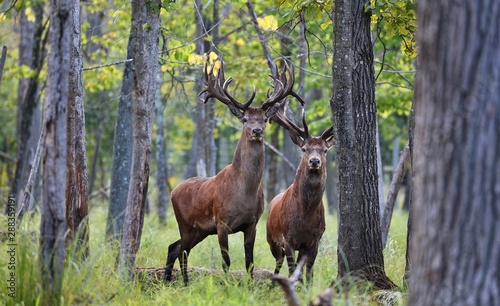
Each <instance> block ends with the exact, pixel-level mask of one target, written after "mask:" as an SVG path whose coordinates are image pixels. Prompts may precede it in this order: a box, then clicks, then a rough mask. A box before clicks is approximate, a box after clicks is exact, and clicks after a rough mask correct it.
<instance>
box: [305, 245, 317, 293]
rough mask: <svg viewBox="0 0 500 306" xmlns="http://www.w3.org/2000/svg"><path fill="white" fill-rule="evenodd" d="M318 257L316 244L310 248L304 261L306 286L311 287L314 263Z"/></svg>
mask: <svg viewBox="0 0 500 306" xmlns="http://www.w3.org/2000/svg"><path fill="white" fill-rule="evenodd" d="M317 255H318V244H317V243H316V244H315V245H313V246H311V249H310V250H309V252H308V253H307V259H306V279H307V283H308V285H312V282H313V274H314V262H315V261H316V256H317Z"/></svg>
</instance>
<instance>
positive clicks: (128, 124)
mask: <svg viewBox="0 0 500 306" xmlns="http://www.w3.org/2000/svg"><path fill="white" fill-rule="evenodd" d="M132 57H133V50H132V42H131V41H130V38H129V41H128V47H127V59H129V60H132ZM131 91H132V61H129V62H127V63H125V69H124V70H123V79H122V88H121V92H120V101H119V102H118V116H117V117H116V125H115V134H114V135H115V136H114V140H113V161H112V165H111V187H110V197H109V207H108V219H107V222H106V239H107V240H108V241H119V240H120V239H121V232H122V227H123V218H124V217H125V206H126V203H127V195H128V186H129V181H130V167H131V165H132V92H131Z"/></svg>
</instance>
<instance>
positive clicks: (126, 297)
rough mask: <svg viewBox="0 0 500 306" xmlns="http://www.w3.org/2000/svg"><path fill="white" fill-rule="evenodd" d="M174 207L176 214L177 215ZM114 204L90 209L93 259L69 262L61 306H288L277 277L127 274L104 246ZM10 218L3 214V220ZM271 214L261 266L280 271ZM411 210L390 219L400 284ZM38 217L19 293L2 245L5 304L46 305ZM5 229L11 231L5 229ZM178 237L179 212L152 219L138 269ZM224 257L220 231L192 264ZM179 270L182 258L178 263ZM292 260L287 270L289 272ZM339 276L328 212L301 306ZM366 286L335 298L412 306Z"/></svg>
mask: <svg viewBox="0 0 500 306" xmlns="http://www.w3.org/2000/svg"><path fill="white" fill-rule="evenodd" d="M170 212H171V211H169V213H170ZM106 216H107V207H106V204H105V203H100V204H99V205H94V206H93V207H92V209H91V211H90V219H89V220H90V256H89V258H88V259H87V260H86V261H85V262H84V263H83V264H80V263H78V262H77V261H76V260H74V258H78V256H75V254H74V252H73V251H72V250H71V249H70V251H69V254H68V256H67V259H66V261H65V269H64V276H63V288H62V296H61V304H62V305H140V306H144V305H284V304H286V299H285V297H284V293H283V291H282V289H281V288H280V287H279V285H277V284H274V283H273V282H272V281H270V280H252V279H249V278H248V277H246V278H235V277H231V276H230V275H225V274H223V273H217V274H212V275H203V274H193V273H191V274H190V284H189V286H187V287H186V286H184V285H183V284H182V281H180V280H176V281H173V282H172V283H169V284H164V283H163V282H161V281H151V280H148V279H145V278H142V277H138V278H136V279H135V280H134V281H126V280H123V279H121V278H120V276H119V275H118V273H117V271H116V269H115V261H116V254H117V250H116V249H114V248H112V247H110V246H109V245H108V246H107V245H106V243H105V225H106ZM4 219H5V216H3V215H2V216H0V221H1V222H0V223H1V224H6V222H4V221H5V220H4ZM265 219H266V215H264V216H263V217H262V218H261V220H260V222H259V225H258V229H257V241H256V243H255V250H254V257H255V267H256V268H260V269H267V270H271V271H272V270H274V265H275V261H274V258H273V256H272V255H271V252H270V251H269V246H268V244H267V242H266V239H265ZM406 220H407V215H406V214H405V213H404V212H401V211H398V210H397V211H395V212H394V217H393V220H392V223H391V232H390V237H389V240H388V245H387V247H386V249H385V250H384V256H385V269H386V273H387V275H388V276H389V278H391V280H392V281H394V282H395V283H396V284H397V285H398V286H399V287H400V288H402V279H403V275H404V268H405V249H406ZM39 222H40V221H39V215H36V214H35V215H34V216H32V217H30V216H28V215H27V216H26V217H25V219H24V220H23V223H22V224H21V225H20V229H19V230H18V232H17V233H16V245H15V253H16V263H15V279H16V282H15V290H16V292H15V297H14V298H13V297H12V296H9V295H8V293H9V292H8V290H7V285H6V284H7V281H6V280H8V279H9V277H10V273H11V272H12V270H9V269H8V263H7V262H6V261H7V259H8V258H7V257H8V255H6V254H7V252H8V250H9V249H8V248H9V246H8V245H7V244H6V243H2V246H1V249H0V250H1V254H2V257H1V258H2V261H3V263H2V265H1V266H0V279H2V286H0V288H1V289H0V290H1V291H0V304H2V305H3V304H5V305H39V304H40V301H41V295H42V294H43V292H42V284H41V278H40V269H39V262H38V233H39ZM0 231H4V229H0ZM178 238H179V233H178V229H177V224H176V222H175V218H174V216H173V215H172V214H170V215H169V216H168V217H167V225H166V226H160V225H159V223H158V220H157V217H156V216H153V215H149V216H146V218H145V222H144V230H143V234H142V240H141V246H140V249H139V252H138V254H137V260H136V267H142V268H152V267H155V268H163V267H164V264H165V260H166V255H167V248H168V246H169V244H170V243H172V242H174V241H175V240H177V239H178ZM229 255H230V257H231V268H230V270H244V269H245V268H244V266H245V260H244V251H243V234H242V233H237V234H234V235H230V239H229ZM221 260H222V259H221V256H220V251H219V245H218V242H217V238H216V236H210V237H208V238H207V239H205V240H204V241H203V242H201V243H200V244H199V245H197V246H196V247H195V248H194V249H193V250H192V251H191V253H190V256H189V266H190V267H196V266H198V267H204V268H209V269H215V270H218V271H219V270H220V271H222V267H221ZM176 267H178V263H176ZM287 270H288V269H287V267H286V264H284V265H283V267H282V270H281V273H283V274H285V273H287ZM336 275H337V217H336V216H335V215H329V216H327V229H326V232H325V234H324V236H323V238H322V242H321V245H320V249H319V253H318V257H317V259H316V263H315V267H314V282H313V284H312V285H311V286H302V285H299V286H298V287H297V294H298V297H299V300H300V301H301V304H302V305H307V304H308V302H309V301H311V300H314V299H315V298H316V297H317V296H318V294H321V293H322V292H323V291H324V290H325V289H327V288H328V287H330V286H331V285H332V284H333V283H334V282H335V277H336ZM377 294H379V295H381V296H378V297H377V296H375V297H374V294H373V293H372V292H371V290H369V289H367V288H361V287H360V288H354V289H352V290H350V291H349V292H343V293H342V294H336V295H334V296H333V301H332V304H334V305H347V304H353V303H354V304H356V305H375V304H376V302H374V299H377V300H379V301H381V300H382V301H383V299H384V298H385V297H387V296H389V295H391V294H393V295H394V294H396V298H394V297H392V298H391V300H392V301H396V304H400V305H403V304H404V303H405V293H404V292H403V293H394V292H392V293H386V294H384V293H383V292H382V293H377Z"/></svg>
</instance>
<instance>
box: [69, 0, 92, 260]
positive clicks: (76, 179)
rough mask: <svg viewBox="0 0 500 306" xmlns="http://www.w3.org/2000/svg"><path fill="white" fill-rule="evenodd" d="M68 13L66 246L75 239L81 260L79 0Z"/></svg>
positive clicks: (85, 233)
mask: <svg viewBox="0 0 500 306" xmlns="http://www.w3.org/2000/svg"><path fill="white" fill-rule="evenodd" d="M71 13H72V15H73V17H72V21H73V23H72V32H71V33H72V35H71V46H70V56H71V58H70V73H69V96H68V116H67V134H68V135H67V140H68V143H67V160H66V223H67V226H68V233H67V235H66V247H68V246H70V244H71V242H72V241H73V240H75V239H76V245H75V258H80V259H82V260H85V259H86V258H87V257H88V255H89V219H88V213H89V208H88V180H87V154H86V153H87V151H86V148H85V111H84V107H83V95H84V90H83V76H82V69H83V62H82V50H81V35H80V24H81V23H80V21H81V17H80V16H81V15H80V1H79V0H77V1H75V2H74V4H73V9H72V11H71Z"/></svg>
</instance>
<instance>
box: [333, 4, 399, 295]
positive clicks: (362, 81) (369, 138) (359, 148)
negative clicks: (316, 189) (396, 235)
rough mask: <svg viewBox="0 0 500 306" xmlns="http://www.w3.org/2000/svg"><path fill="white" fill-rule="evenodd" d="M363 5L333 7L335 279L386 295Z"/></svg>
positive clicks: (372, 90) (366, 17) (371, 76)
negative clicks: (364, 283)
mask: <svg viewBox="0 0 500 306" xmlns="http://www.w3.org/2000/svg"><path fill="white" fill-rule="evenodd" d="M365 4H366V1H363V0H357V1H345V0H336V1H335V2H334V7H335V9H334V33H335V36H334V55H333V96H332V100H331V107H332V111H333V122H334V131H335V136H336V138H335V139H336V148H337V160H338V166H339V238H338V239H339V242H338V243H339V247H338V277H339V278H340V279H342V280H344V281H349V280H348V277H350V276H356V277H361V278H363V279H366V280H368V281H370V282H373V283H374V285H375V286H376V287H378V288H381V289H390V288H394V287H395V285H394V283H393V282H392V281H391V280H390V279H389V278H388V277H387V276H386V275H385V270H384V257H383V252H382V239H381V232H380V216H379V200H378V188H377V187H378V181H377V180H378V176H377V172H378V171H377V160H376V159H377V153H376V103H375V76H374V68H373V45H372V42H371V37H370V17H371V12H370V11H367V10H366V9H365Z"/></svg>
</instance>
